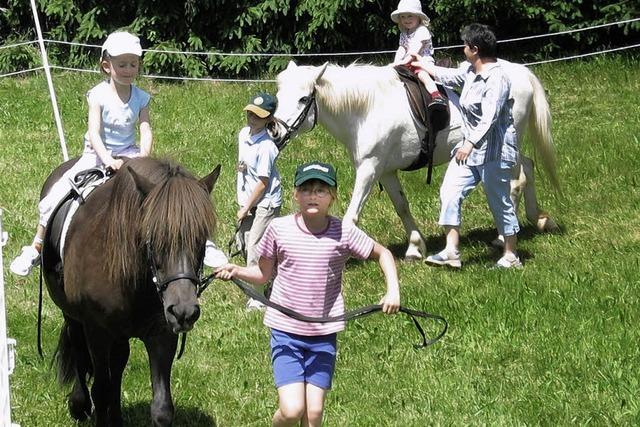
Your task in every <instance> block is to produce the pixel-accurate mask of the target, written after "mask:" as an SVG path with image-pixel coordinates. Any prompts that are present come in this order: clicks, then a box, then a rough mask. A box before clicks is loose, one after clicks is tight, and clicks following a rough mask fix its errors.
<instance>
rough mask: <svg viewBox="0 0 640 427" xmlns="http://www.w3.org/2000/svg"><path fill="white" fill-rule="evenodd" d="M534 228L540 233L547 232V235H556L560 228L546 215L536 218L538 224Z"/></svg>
mask: <svg viewBox="0 0 640 427" xmlns="http://www.w3.org/2000/svg"><path fill="white" fill-rule="evenodd" d="M536 226H537V227H538V231H540V232H545V231H546V232H549V233H557V232H558V231H560V227H559V226H558V224H556V222H555V221H554V220H553V219H552V218H551V217H550V216H547V215H540V217H538V223H537V224H536Z"/></svg>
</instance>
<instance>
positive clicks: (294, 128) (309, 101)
mask: <svg viewBox="0 0 640 427" xmlns="http://www.w3.org/2000/svg"><path fill="white" fill-rule="evenodd" d="M299 102H302V103H303V104H304V106H303V107H302V110H300V114H298V117H296V119H295V120H294V121H293V123H292V124H291V125H289V124H287V122H285V121H284V120H282V119H279V118H277V117H276V121H277V122H278V123H280V124H281V125H282V126H284V128H285V129H286V130H287V132H286V133H285V134H284V136H283V137H282V138H281V139H280V141H279V142H278V144H277V146H278V150H280V151H282V150H283V149H284V147H286V146H287V144H288V143H289V140H290V139H291V137H292V136H293V135H294V134H296V133H297V132H298V129H300V126H302V123H304V121H305V120H306V119H307V116H308V115H309V111H311V106H313V108H314V111H315V113H314V115H313V124H312V125H311V129H309V130H312V129H313V128H314V127H316V122H317V121H318V103H317V102H316V88H315V87H314V88H313V91H312V92H311V93H310V94H309V96H303V97H302V98H300V101H299Z"/></svg>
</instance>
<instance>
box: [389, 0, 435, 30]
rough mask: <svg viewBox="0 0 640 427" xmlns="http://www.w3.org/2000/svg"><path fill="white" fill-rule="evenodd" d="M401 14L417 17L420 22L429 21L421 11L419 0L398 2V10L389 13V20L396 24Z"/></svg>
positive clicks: (401, 0)
mask: <svg viewBox="0 0 640 427" xmlns="http://www.w3.org/2000/svg"><path fill="white" fill-rule="evenodd" d="M403 13H410V14H412V15H416V16H419V17H420V20H421V21H429V17H428V16H427V15H425V13H424V12H423V11H422V5H421V4H420V0H400V3H398V8H397V9H396V10H394V11H393V12H391V20H392V21H393V22H395V23H396V24H397V23H398V21H399V20H400V15H402V14H403Z"/></svg>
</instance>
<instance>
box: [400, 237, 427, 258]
mask: <svg viewBox="0 0 640 427" xmlns="http://www.w3.org/2000/svg"><path fill="white" fill-rule="evenodd" d="M426 251H427V245H426V244H425V243H424V240H422V236H421V235H420V233H419V232H418V231H415V230H414V231H412V232H411V234H410V235H409V247H408V248H407V252H405V254H404V259H405V260H407V261H420V260H422V254H423V253H425V252H426Z"/></svg>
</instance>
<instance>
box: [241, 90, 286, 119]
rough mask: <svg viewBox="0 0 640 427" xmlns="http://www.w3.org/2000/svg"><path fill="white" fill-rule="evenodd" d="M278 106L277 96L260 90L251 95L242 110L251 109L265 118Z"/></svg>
mask: <svg viewBox="0 0 640 427" xmlns="http://www.w3.org/2000/svg"><path fill="white" fill-rule="evenodd" d="M276 108H278V98H276V97H275V96H273V95H270V94H268V93H265V92H260V93H258V94H256V95H255V96H253V97H252V98H251V100H250V101H249V103H248V104H247V106H246V107H244V111H251V112H252V113H253V114H255V115H256V116H258V117H260V118H261V119H266V118H267V117H269V116H270V115H272V114H273V113H275V112H276Z"/></svg>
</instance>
